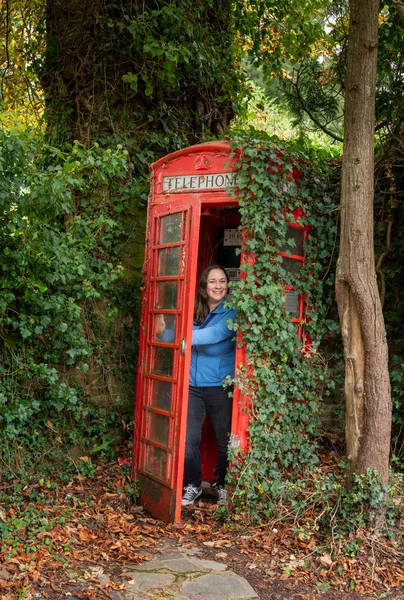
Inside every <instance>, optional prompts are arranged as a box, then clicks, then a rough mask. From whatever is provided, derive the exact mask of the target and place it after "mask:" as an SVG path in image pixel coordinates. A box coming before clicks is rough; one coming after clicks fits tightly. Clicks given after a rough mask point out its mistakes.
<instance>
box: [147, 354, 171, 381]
mask: <svg viewBox="0 0 404 600" xmlns="http://www.w3.org/2000/svg"><path fill="white" fill-rule="evenodd" d="M153 357H154V360H153V364H152V368H151V372H152V373H153V374H154V375H163V376H164V377H171V375H172V370H173V358H174V350H173V348H154V353H153Z"/></svg>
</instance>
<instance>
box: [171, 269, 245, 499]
mask: <svg viewBox="0 0 404 600" xmlns="http://www.w3.org/2000/svg"><path fill="white" fill-rule="evenodd" d="M228 284H229V278H228V275H227V273H226V271H225V270H224V269H223V268H222V267H221V266H220V265H210V266H209V267H207V268H206V269H205V270H204V271H203V272H202V274H201V276H200V279H199V285H198V290H197V293H196V299H195V321H194V327H193V332H192V351H191V372H190V382H189V400H188V419H187V439H186V444H185V467H184V474H185V482H186V485H185V488H184V494H183V497H182V505H183V506H188V505H190V504H193V503H194V502H195V500H196V499H197V498H199V496H200V495H201V493H202V487H201V486H202V477H201V465H200V455H199V443H200V441H201V433H202V426H203V422H204V420H205V416H206V414H207V415H208V417H209V419H210V422H211V424H212V427H213V430H214V433H215V437H216V443H217V451H218V467H217V495H218V502H220V503H223V502H225V500H226V490H225V487H224V485H225V476H226V469H227V446H228V443H229V434H230V429H231V413H232V399H231V398H229V393H228V389H227V390H225V389H224V388H223V380H224V379H226V378H227V377H231V378H233V377H234V359H235V351H236V344H235V341H234V339H233V338H234V335H235V334H234V332H233V331H231V330H230V329H229V327H228V322H229V321H230V320H234V318H235V316H236V311H235V310H233V309H231V308H225V306H224V300H225V298H226V294H227V291H228Z"/></svg>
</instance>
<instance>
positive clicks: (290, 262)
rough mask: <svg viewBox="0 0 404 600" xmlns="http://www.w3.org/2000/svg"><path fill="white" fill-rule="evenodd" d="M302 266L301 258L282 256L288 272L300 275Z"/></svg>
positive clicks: (283, 264)
mask: <svg viewBox="0 0 404 600" xmlns="http://www.w3.org/2000/svg"><path fill="white" fill-rule="evenodd" d="M302 266H303V262H302V261H301V260H295V259H294V258H285V257H284V256H282V267H283V268H284V269H285V271H287V272H288V273H292V274H293V275H298V274H299V272H300V269H301V268H302Z"/></svg>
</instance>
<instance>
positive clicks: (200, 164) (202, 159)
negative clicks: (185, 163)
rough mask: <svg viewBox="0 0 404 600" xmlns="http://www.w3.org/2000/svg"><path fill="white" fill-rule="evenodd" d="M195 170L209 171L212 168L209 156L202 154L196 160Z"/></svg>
mask: <svg viewBox="0 0 404 600" xmlns="http://www.w3.org/2000/svg"><path fill="white" fill-rule="evenodd" d="M194 164H195V170H196V171H207V170H208V169H210V168H211V167H212V161H211V159H210V158H209V157H208V155H207V154H201V155H200V156H198V158H197V159H195V163H194Z"/></svg>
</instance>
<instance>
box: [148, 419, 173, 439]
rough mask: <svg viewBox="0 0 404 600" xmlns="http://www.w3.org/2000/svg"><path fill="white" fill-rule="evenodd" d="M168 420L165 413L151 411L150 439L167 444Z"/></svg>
mask: <svg viewBox="0 0 404 600" xmlns="http://www.w3.org/2000/svg"><path fill="white" fill-rule="evenodd" d="M168 422H169V418H168V417H166V416H165V415H158V414H156V413H152V412H149V434H148V436H147V437H148V438H149V440H151V441H152V442H157V443H158V444H161V445H162V446H167V444H168Z"/></svg>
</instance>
